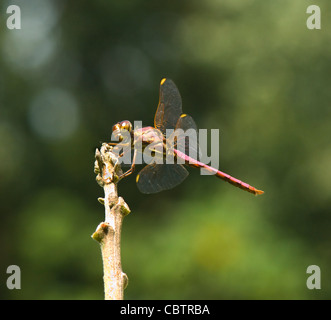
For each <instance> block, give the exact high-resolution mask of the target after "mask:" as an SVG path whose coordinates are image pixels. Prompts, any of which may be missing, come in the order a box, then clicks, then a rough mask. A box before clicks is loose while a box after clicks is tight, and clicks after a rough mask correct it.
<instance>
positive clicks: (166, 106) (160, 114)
mask: <svg viewBox="0 0 331 320" xmlns="http://www.w3.org/2000/svg"><path fill="white" fill-rule="evenodd" d="M181 114H182V98H181V96H180V93H179V91H178V89H177V87H176V85H175V84H174V82H173V81H172V80H170V79H162V80H161V83H160V97H159V105H158V107H157V110H156V114H155V117H154V127H155V128H157V129H159V130H161V132H162V133H163V134H165V133H166V129H174V128H175V126H176V123H177V120H178V118H179V117H180V115H181Z"/></svg>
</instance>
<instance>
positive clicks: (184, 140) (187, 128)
mask: <svg viewBox="0 0 331 320" xmlns="http://www.w3.org/2000/svg"><path fill="white" fill-rule="evenodd" d="M198 141H199V135H198V129H197V126H196V124H195V122H194V120H193V118H192V117H191V116H189V115H187V114H182V115H181V116H180V117H179V119H178V121H177V124H176V129H175V131H174V132H173V133H172V134H171V135H170V138H169V139H168V145H170V146H171V147H173V148H175V149H177V150H179V151H181V152H183V153H185V154H186V155H187V156H189V157H191V158H193V159H195V160H199V158H200V155H201V151H200V148H199V142H198Z"/></svg>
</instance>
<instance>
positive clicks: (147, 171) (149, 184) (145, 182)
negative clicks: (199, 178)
mask: <svg viewBox="0 0 331 320" xmlns="http://www.w3.org/2000/svg"><path fill="white" fill-rule="evenodd" d="M187 176H188V171H187V170H186V169H185V168H184V166H182V165H180V164H171V165H169V164H156V163H153V164H150V165H147V166H146V167H145V168H144V169H142V170H141V171H140V172H139V174H138V175H137V186H138V189H139V190H140V191H141V192H142V193H148V194H149V193H157V192H160V191H163V190H168V189H172V188H174V187H175V186H177V185H179V184H180V183H182V182H183V181H184V180H185V178H186V177H187Z"/></svg>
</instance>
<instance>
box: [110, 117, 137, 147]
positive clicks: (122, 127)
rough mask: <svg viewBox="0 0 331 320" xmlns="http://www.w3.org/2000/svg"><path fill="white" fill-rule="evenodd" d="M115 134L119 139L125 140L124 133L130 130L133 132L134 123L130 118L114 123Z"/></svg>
mask: <svg viewBox="0 0 331 320" xmlns="http://www.w3.org/2000/svg"><path fill="white" fill-rule="evenodd" d="M112 130H113V135H114V136H115V137H116V138H118V141H120V142H121V141H123V138H124V137H123V133H124V132H126V131H127V132H129V133H130V135H131V132H132V124H131V122H130V121H129V120H123V121H121V122H117V123H116V124H114V125H113V129H112Z"/></svg>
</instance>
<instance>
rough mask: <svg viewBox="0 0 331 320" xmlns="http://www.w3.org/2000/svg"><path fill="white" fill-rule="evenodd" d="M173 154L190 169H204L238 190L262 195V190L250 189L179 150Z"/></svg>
mask: <svg viewBox="0 0 331 320" xmlns="http://www.w3.org/2000/svg"><path fill="white" fill-rule="evenodd" d="M174 152H175V154H176V155H177V157H180V158H182V159H183V160H185V163H186V164H187V165H189V166H190V167H194V168H204V169H205V170H207V171H209V172H210V173H212V174H214V175H215V176H216V177H218V178H220V179H222V180H224V181H227V182H228V183H231V184H232V185H234V186H236V187H238V188H240V189H243V190H245V191H248V192H250V193H253V194H255V195H259V194H263V193H264V191H262V190H258V189H256V188H254V187H252V186H251V185H249V184H248V183H246V182H243V181H241V180H239V179H236V178H234V177H232V176H230V175H229V174H227V173H224V172H222V171H220V170H217V169H215V168H213V167H211V166H208V165H207V164H204V163H202V162H200V161H198V160H195V159H193V158H191V157H189V156H187V155H186V154H184V153H182V152H180V151H179V150H174Z"/></svg>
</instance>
